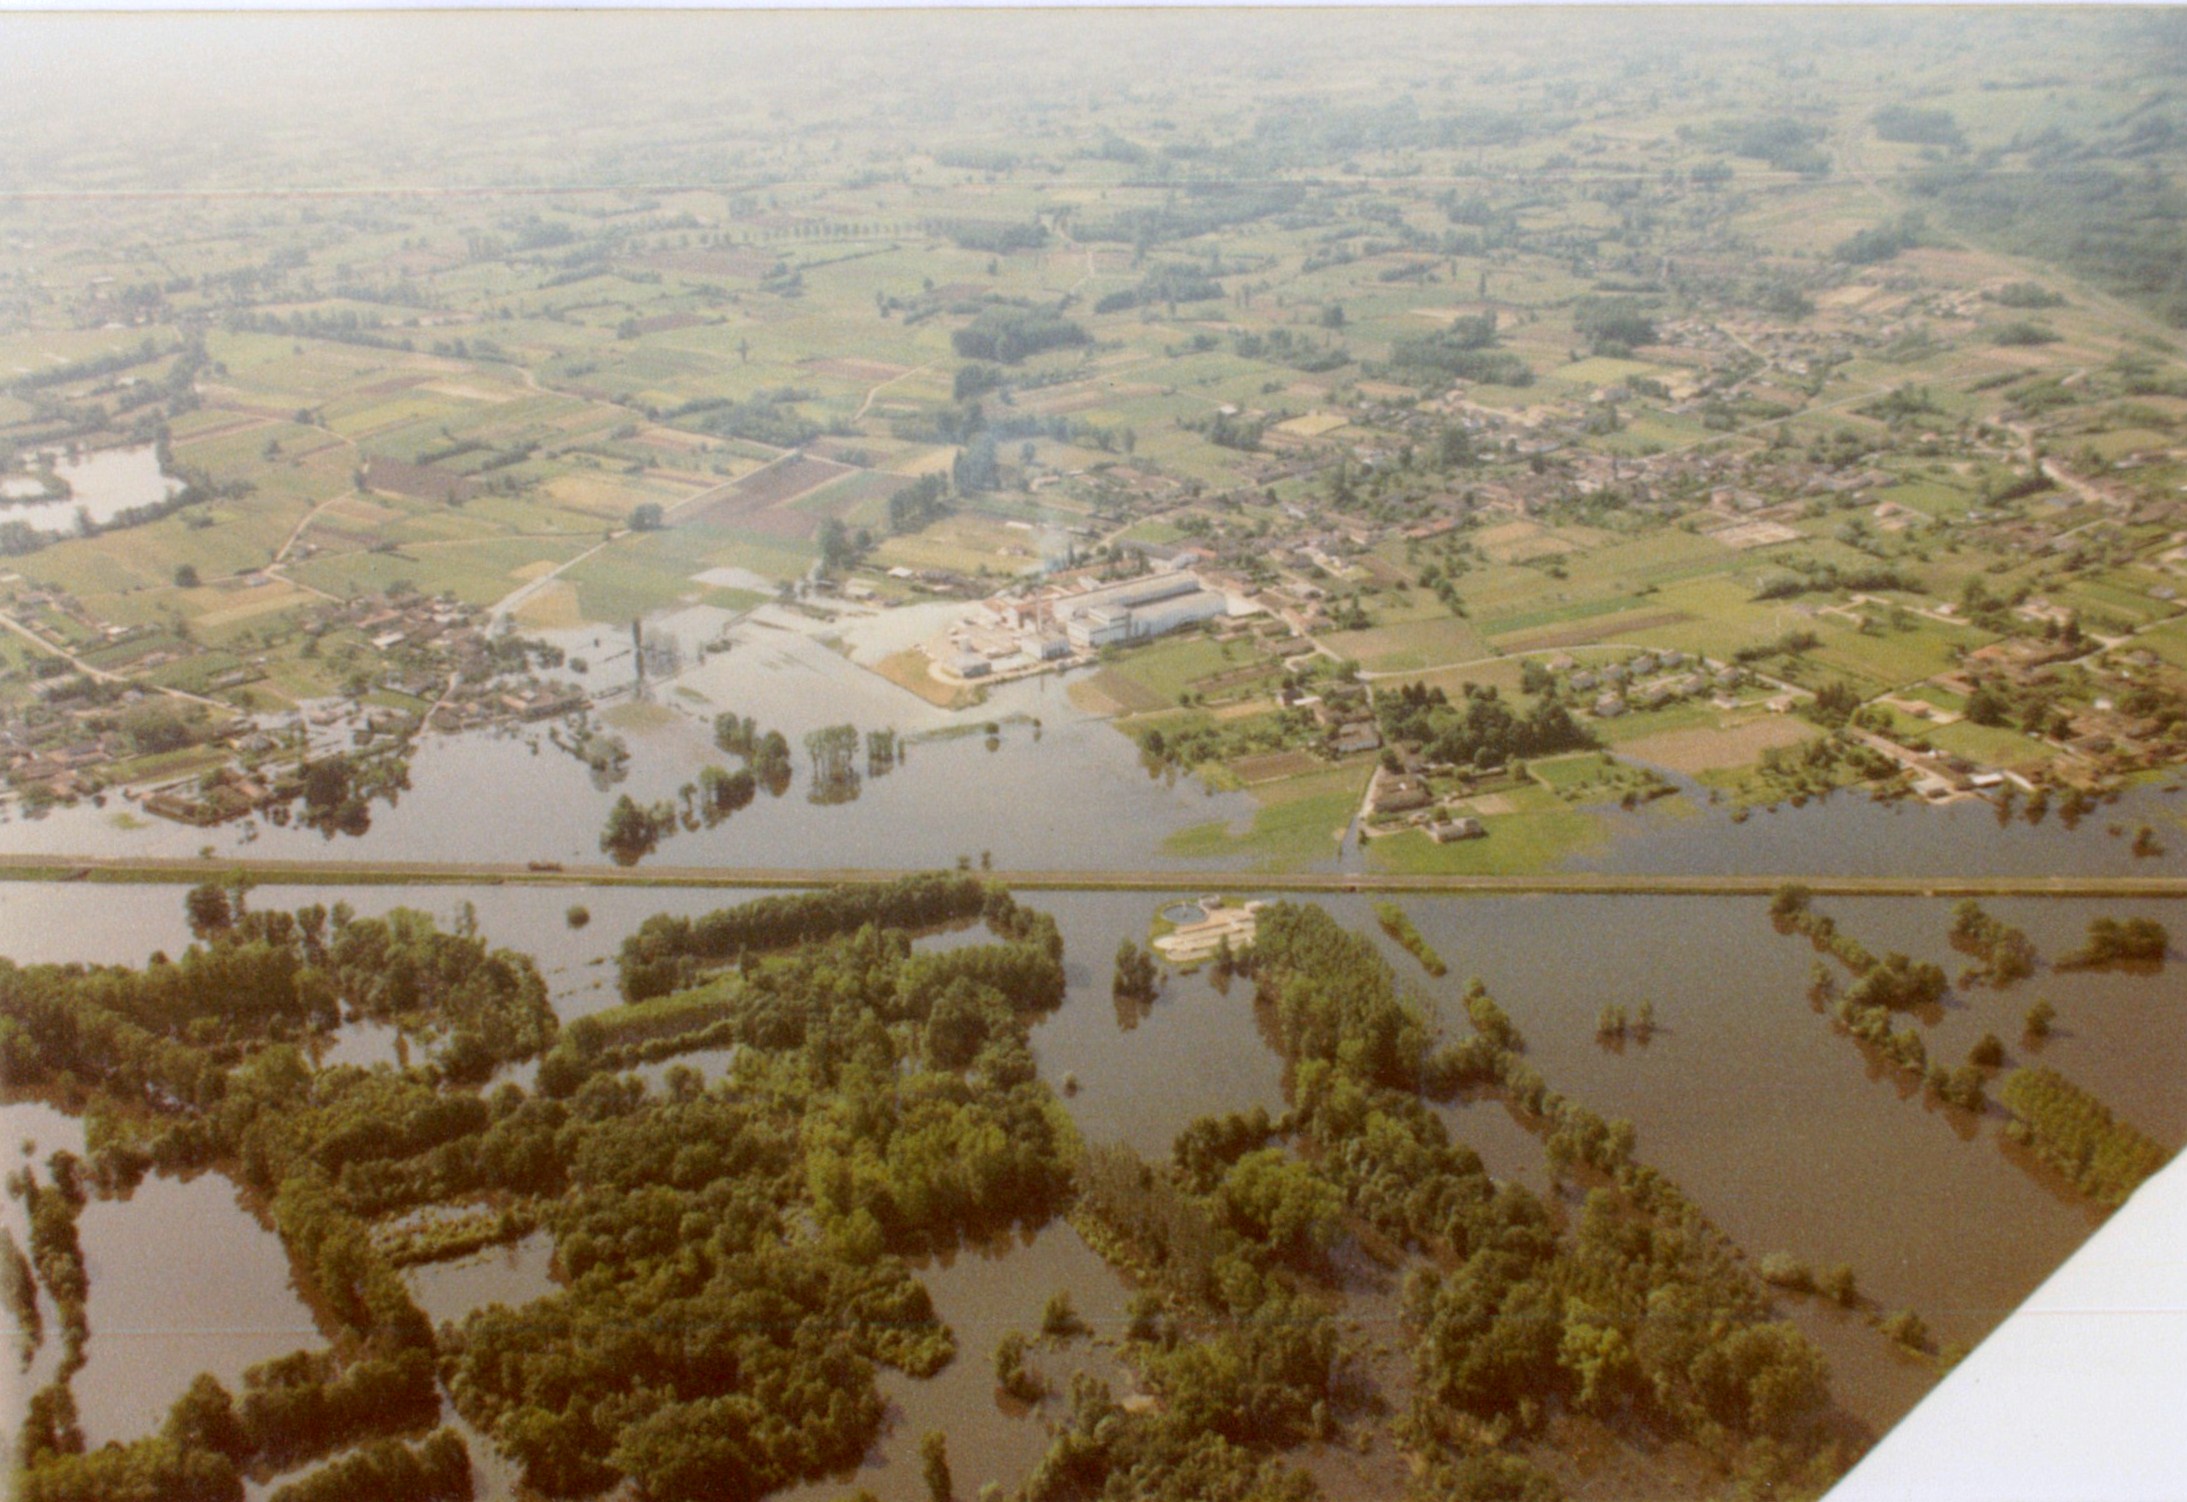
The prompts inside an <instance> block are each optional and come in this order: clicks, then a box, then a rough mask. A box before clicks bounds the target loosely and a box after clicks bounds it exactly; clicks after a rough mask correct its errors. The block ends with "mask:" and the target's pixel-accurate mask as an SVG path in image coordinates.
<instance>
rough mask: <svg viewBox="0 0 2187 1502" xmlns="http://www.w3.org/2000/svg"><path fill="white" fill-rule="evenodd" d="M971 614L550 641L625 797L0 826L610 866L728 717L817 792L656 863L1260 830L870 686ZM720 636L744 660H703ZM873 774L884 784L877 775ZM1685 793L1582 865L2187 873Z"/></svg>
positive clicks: (1051, 741) (1877, 814) (1088, 857)
mask: <svg viewBox="0 0 2187 1502" xmlns="http://www.w3.org/2000/svg"><path fill="white" fill-rule="evenodd" d="M117 452H119V451H117ZM97 457H98V459H99V460H100V461H104V460H106V459H109V458H111V457H112V455H102V456H97ZM87 462H89V461H87ZM959 609H960V607H958V606H956V605H953V604H951V603H948V602H941V603H938V604H930V605H918V606H910V607H905V608H902V609H898V610H892V611H887V612H882V613H878V614H876V613H870V612H862V611H852V612H848V613H845V614H844V615H843V616H841V617H840V618H839V619H837V620H834V621H816V620H814V619H811V618H808V617H806V616H803V615H800V614H797V613H795V612H793V611H791V610H788V609H786V608H784V607H780V606H775V605H766V606H762V607H760V608H759V609H758V610H756V611H753V612H751V613H750V614H748V615H744V616H737V615H732V614H730V613H729V612H726V611H723V610H719V609H715V608H712V607H700V606H693V607H685V608H681V609H677V610H673V611H669V612H666V613H663V614H660V615H657V616H655V617H653V618H651V619H649V620H648V621H647V622H646V623H645V625H644V632H645V635H646V638H647V640H649V641H654V642H660V641H662V640H663V639H673V640H674V641H675V642H676V643H677V644H678V649H679V654H680V657H681V660H682V663H683V665H682V666H681V668H680V669H679V670H678V671H676V672H675V673H674V674H673V675H672V676H669V677H665V678H664V677H660V676H658V675H656V676H655V677H653V678H652V679H650V680H648V681H646V682H645V683H644V684H643V685H642V686H641V685H640V684H639V683H638V675H637V657H636V654H635V653H634V652H633V650H632V648H631V640H630V635H629V633H628V632H627V631H618V630H613V629H609V628H604V627H603V628H591V627H588V628H583V629H579V630H569V631H553V632H546V633H542V635H543V637H544V638H545V639H547V640H549V641H551V642H553V643H554V645H556V646H558V647H560V648H562V649H563V650H564V651H565V652H566V653H568V654H569V655H570V656H571V657H572V658H574V659H582V660H584V661H585V663H586V664H587V672H586V673H585V674H583V675H581V676H579V675H575V674H570V675H569V676H571V677H572V678H573V679H574V680H575V681H578V682H580V683H582V684H583V685H584V686H585V687H586V688H587V689H588V690H589V691H591V692H593V693H595V694H597V695H602V696H603V697H602V699H601V702H600V704H599V706H598V709H597V711H596V714H595V721H596V725H597V727H598V728H601V729H604V730H606V731H608V732H610V733H612V734H614V735H617V736H619V737H621V739H622V740H623V741H624V743H625V744H626V745H627V746H628V748H629V751H630V760H629V762H628V764H627V766H626V767H625V769H624V772H623V774H622V775H621V776H620V777H619V778H617V779H615V780H613V781H612V782H611V781H608V780H605V779H602V778H600V777H598V776H596V774H594V773H593V771H592V770H591V769H590V768H589V767H587V766H586V765H585V764H584V763H583V762H581V761H579V760H578V759H577V758H576V757H575V756H574V755H573V754H571V753H570V752H567V751H565V750H562V749H560V748H558V747H557V746H556V745H555V744H553V743H552V741H550V739H549V731H550V727H549V726H546V725H531V726H523V727H501V728H498V729H494V730H485V731H472V732H465V733H462V734H456V735H444V734H428V735H426V736H424V737H422V738H421V739H420V740H419V742H418V743H417V744H416V745H415V746H414V747H413V749H412V754H411V758H410V783H411V787H410V789H409V791H407V792H404V793H402V794H400V795H399V797H398V798H397V800H396V801H395V802H393V803H384V802H382V803H375V804H374V805H373V806H372V808H371V828H370V829H369V831H368V832H366V833H365V834H364V835H362V836H358V837H348V836H339V835H337V836H331V837H330V836H328V835H324V834H321V833H319V832H318V831H315V830H312V829H308V828H306V827H304V826H303V825H301V824H292V825H289V826H287V827H279V826H275V825H272V824H269V823H266V822H264V821H262V820H257V819H251V820H242V821H235V822H231V823H229V824H225V825H221V826H217V827H215V828H211V829H196V828H192V827H190V826H187V825H182V824H177V823H173V822H171V821H169V820H165V819H159V818H153V817H135V816H132V815H131V814H130V811H129V809H128V808H127V807H125V806H122V805H120V804H117V802H116V801H115V800H113V799H109V801H108V804H107V806H106V807H105V808H98V807H94V806H91V805H89V804H80V805H77V806H75V807H69V808H60V809H55V810H52V811H50V812H47V813H45V814H43V815H41V816H39V817H37V818H26V817H23V816H22V815H20V814H16V815H14V816H13V817H7V816H6V815H5V813H4V811H0V827H4V840H5V843H6V845H7V846H8V848H10V849H11V850H17V851H23V852H37V853H51V854H56V855H87V856H130V855H139V856H148V855H163V856H177V855H190V854H194V853H197V852H199V851H201V850H205V849H210V850H212V851H213V852H215V853H216V854H220V853H235V854H248V855H251V856H258V857H266V858H284V857H286V858H311V859H316V860H329V861H343V860H353V861H365V860H382V861H385V860H398V861H399V860H420V861H457V862H464V861H496V862H523V861H557V862H562V863H564V864H575V863H589V862H597V861H600V860H602V859H603V856H602V854H601V850H600V833H601V831H602V829H603V828H604V827H605V825H606V822H607V815H608V811H609V809H610V808H611V807H612V805H613V804H614V802H615V800H616V799H617V798H618V797H620V796H622V795H623V794H626V793H627V794H629V795H630V796H631V797H632V798H635V799H637V800H638V801H639V802H641V803H655V802H659V801H662V800H670V801H676V800H678V799H679V797H680V793H681V790H682V789H683V788H684V787H686V786H687V785H690V784H692V783H693V782H694V780H695V779H696V778H697V776H698V773H699V771H700V769H701V768H702V767H705V766H708V765H734V763H735V758H733V757H731V756H729V755H727V754H726V753H724V752H722V751H720V750H718V749H717V748H716V747H715V745H714V742H713V720H714V717H715V716H716V715H717V714H720V713H725V712H727V713H734V714H737V715H740V716H750V717H752V718H753V719H754V720H755V721H756V723H757V725H758V726H759V727H760V728H761V729H762V730H765V729H774V730H779V731H781V732H782V734H783V735H784V736H785V737H786V738H787V739H788V740H789V742H790V745H791V749H792V756H793V761H794V762H795V764H796V768H797V772H796V777H795V780H794V781H793V782H792V784H791V786H790V788H789V790H788V792H786V793H785V794H784V795H782V796H781V797H774V796H771V795H768V794H766V793H764V792H763V793H762V794H761V795H760V796H759V797H758V798H757V799H756V800H755V801H754V802H753V803H752V804H751V805H750V806H748V807H746V808H744V809H742V810H740V811H738V812H737V813H735V814H732V815H730V816H729V817H728V818H726V819H724V820H722V821H721V822H719V823H718V824H716V825H715V826H714V827H712V828H706V827H703V826H702V827H700V828H696V829H682V828H679V829H678V830H677V831H676V832H674V833H673V834H671V835H669V836H668V837H666V838H665V839H663V840H662V841H661V842H660V844H659V845H658V846H657V847H656V849H655V850H654V851H653V852H651V853H650V854H647V855H646V856H644V857H643V858H642V860H641V864H644V863H651V864H656V865H659V864H674V865H728V866H762V867H766V866H776V867H813V866H879V867H902V868H912V867H921V866H947V865H951V864H953V863H955V862H956V861H957V860H958V859H959V858H960V857H972V858H973V859H975V860H977V859H978V858H979V857H980V856H981V855H982V854H983V853H984V854H986V855H988V856H990V857H991V858H992V860H993V861H994V862H995V864H997V865H999V866H1002V867H1004V868H1014V869H1019V870H1031V869H1046V868H1056V867H1064V868H1077V869H1089V870H1143V869H1149V868H1154V869H1162V868H1169V869H1179V870H1190V869H1219V866H1218V865H1217V863H1215V862H1212V861H1208V860H1200V859H1185V858H1181V857H1176V856H1172V855H1168V854H1166V853H1165V852H1164V851H1163V848H1162V847H1163V842H1164V841H1165V839H1167V837H1168V836H1170V835H1172V834H1174V833H1177V832H1179V831H1182V830H1185V829H1189V828H1191V827H1193V826H1195V825H1201V824H1205V823H1208V822H1210V821H1222V822H1223V823H1224V824H1225V826H1226V827H1227V828H1229V829H1230V830H1231V831H1232V832H1233V833H1243V832H1245V831H1246V830H1247V829H1249V828H1250V826H1251V824H1252V821H1253V816H1254V812H1255V807H1256V806H1255V804H1254V802H1253V800H1252V799H1251V798H1250V797H1248V796H1247V795H1245V794H1242V793H1211V792H1209V791H1208V790H1207V789H1206V788H1205V787H1204V786H1203V785H1202V784H1201V783H1200V782H1199V781H1198V780H1197V779H1195V778H1190V777H1182V778H1180V777H1172V776H1166V775H1165V776H1161V777H1156V776H1150V775H1149V773H1148V771H1147V769H1146V768H1145V766H1144V765H1143V764H1142V763H1141V760H1140V757H1139V753H1138V749H1137V747H1136V746H1135V745H1134V744H1133V743H1132V742H1131V740H1130V739H1129V738H1127V737H1126V736H1123V735H1121V734H1118V733H1117V732H1116V730H1115V729H1114V728H1112V727H1111V726H1110V725H1109V723H1108V722H1107V721H1106V720H1102V719H1097V718H1095V717H1093V716H1091V715H1089V714H1087V713H1086V712H1085V711H1083V710H1081V709H1079V708H1078V707H1077V706H1075V705H1073V704H1072V703H1071V702H1070V697H1069V692H1068V689H1069V679H1068V677H1067V676H1066V675H1056V674H1050V675H1044V676H1040V677H1035V678H1030V679H1024V680H1019V681H1016V682H1010V683H1003V684H997V685H995V686H994V687H993V688H992V690H991V691H990V694H989V698H988V701H987V702H986V703H985V704H982V705H980V706H977V707H975V708H971V709H965V710H957V711H949V710H944V709H940V708H937V707H935V706H934V705H931V704H929V703H927V702H925V701H924V700H922V699H920V698H918V697H917V696H915V695H913V694H911V693H910V692H909V691H907V690H905V689H902V688H899V687H897V686H896V685H894V684H892V683H890V682H888V681H887V680H886V679H884V678H882V677H881V676H880V675H879V674H878V673H876V672H872V671H869V667H870V666H871V665H872V664H874V663H876V662H878V661H879V660H880V659H881V658H883V657H886V656H887V655H889V654H890V653H892V652H895V651H897V650H901V649H902V648H903V647H905V646H907V645H909V644H910V643H913V642H916V641H919V640H922V639H924V638H926V637H928V636H931V635H933V634H934V632H935V631H937V630H939V629H941V628H942V627H943V626H944V625H946V624H947V623H948V621H949V620H950V619H951V618H952V617H953V616H954V615H955V614H956V613H957V612H958V610H959ZM724 642H726V643H727V649H726V650H723V651H713V652H708V653H706V654H704V655H701V654H700V652H699V648H700V647H702V646H714V645H717V644H720V643H724ZM641 701H642V702H641ZM840 723H849V724H851V725H853V726H855V727H856V728H857V729H859V730H860V731H870V730H881V729H892V730H895V731H896V732H898V734H899V735H900V736H901V737H903V738H905V739H906V740H908V742H909V744H908V745H907V746H906V747H905V750H904V752H903V757H902V760H901V761H900V762H899V763H898V764H897V765H896V766H895V767H894V768H893V770H890V771H888V772H886V773H884V774H883V775H881V776H870V775H862V776H861V777H860V780H859V787H858V795H857V797H855V798H854V799H851V800H849V801H847V802H840V803H833V804H827V805H821V804H815V803H814V802H812V801H811V800H810V799H809V797H808V796H807V794H808V786H809V765H808V761H807V758H806V756H805V753H804V750H803V742H804V738H805V736H806V735H807V734H808V733H809V732H811V731H813V730H817V729H820V728H822V727H823V726H826V725H829V724H840ZM990 725H992V726H993V727H994V728H995V732H996V733H995V734H994V735H992V736H990V735H989V734H988V733H987V728H988V727H989V726H990ZM859 766H860V771H861V773H864V772H865V771H866V770H867V769H866V767H865V765H864V759H863V757H861V758H860V759H859ZM1671 780H1672V781H1673V782H1674V783H1676V784H1677V785H1678V786H1679V787H1680V789H1681V791H1682V792H1683V793H1684V794H1685V796H1686V798H1687V799H1689V800H1690V804H1689V809H1690V813H1691V816H1690V817H1685V818H1677V819H1667V818H1664V817H1662V816H1661V810H1660V809H1655V810H1642V811H1639V812H1633V813H1627V812H1622V811H1619V810H1617V809H1615V808H1601V809H1598V810H1596V812H1598V813H1599V814H1600V815H1601V816H1602V818H1603V820H1604V823H1605V825H1606V828H1607V831H1608V834H1609V839H1608V841H1607V843H1606V844H1604V845H1602V846H1600V847H1598V848H1596V849H1594V850H1591V851H1588V852H1585V853H1582V854H1580V855H1577V856H1575V857H1573V858H1572V859H1571V860H1570V861H1569V862H1567V864H1568V865H1569V866H1570V867H1571V868H1573V869H1601V870H1606V871H1615V872H1669V873H1699V872H1728V873H1755V872H1759V873H1765V874H1766V873H1775V872H1793V871H1797V872H1805V873H1815V874H1849V875H1851V874H1892V875H1943V874H1972V873H1995V874H2048V873H2059V874H2086V875H2100V874H2122V873H2135V874H2152V875H2153V874H2173V875H2178V874H2187V794H2178V793H2165V792H2162V791H2160V790H2158V789H2156V788H2153V787H2143V788H2137V789H2133V790H2130V791H2128V792H2127V793H2125V794H2124V795H2123V796H2122V797H2121V799H2120V800H2119V801H2118V802H2117V803H2116V804H2110V805H2105V806H2103V807H2100V808H2098V809H2097V810H2095V811H2094V812H2093V813H2091V814H2089V815H2088V816H2086V817H2085V818H2083V819H2081V820H2079V821H2078V823H2077V826H2076V827H2074V828H2068V827H2067V825H2066V822H2065V821H2064V820H2063V819H2062V818H2061V817H2059V816H2058V815H2057V814H2055V813H2053V814H2051V815H2050V816H2049V817H2047V818H2045V819H2043V820H2042V821H2041V822H2040V823H2032V824H2031V823H2029V822H2028V821H2027V820H2026V819H2025V817H2024V816H2022V815H2020V814H2018V813H2016V814H2015V815H2014V816H2012V817H2010V818H2007V819H2004V820H2000V819H1999V818H1998V815H1997V810H1996V809H1995V808H1994V807H1993V806H1992V805H1991V804H1989V803H1987V802H1984V801H1982V800H1979V799H1967V800H1960V801H1957V802H1954V803H1950V804H1947V805H1943V806H1932V805H1928V804H1923V803H1918V802H1914V801H1911V800H1901V801H1897V802H1889V803H1885V802H1878V801H1875V800H1873V799H1871V798H1869V797H1868V796H1867V795H1865V794H1861V793H1839V794H1836V795H1833V796H1831V797H1828V798H1824V799H1817V800H1812V801H1810V802H1809V803H1807V804H1806V805H1804V806H1802V807H1797V808H1795V807H1793V806H1791V805H1790V804H1785V805H1781V806H1779V807H1777V808H1775V809H1759V810H1756V811H1754V812H1753V813H1752V814H1751V815H1750V816H1749V817H1747V818H1745V819H1743V820H1740V821H1736V822H1735V821H1734V820H1733V818H1732V815H1731V813H1730V811H1729V810H1728V809H1726V808H1724V807H1721V806H1713V805H1710V804H1709V803H1708V801H1707V791H1706V790H1705V789H1703V788H1701V787H1700V786H1699V784H1697V783H1694V782H1693V781H1692V780H1691V779H1690V778H1683V777H1679V776H1676V775H1673V776H1672V778H1671ZM517 810H520V811H521V813H520V815H517V814H515V813H513V812H512V811H517ZM2145 822H2146V823H2150V824H2152V825H2153V826H2155V828H2156V829H2157V830H2158V832H2159V842H2160V844H2161V845H2162V847H2163V849H2162V851H2161V853H2159V854H2156V855H2153V856H2136V855H2135V854H2134V853H2133V851H2132V848H2131V847H2132V843H2133V841H2132V833H2133V831H2134V829H2135V828H2137V827H2138V826H2139V825H2140V824H2142V823H2145ZM2114 826H2116V828H2117V830H2118V832H2117V833H2114V832H2113V829H2114ZM1366 863H1367V861H1366V857H1365V855H1364V854H1363V852H1362V851H1361V849H1360V847H1359V842H1358V840H1357V839H1356V837H1355V836H1347V839H1346V841H1345V844H1344V846H1343V848H1342V849H1341V850H1339V849H1335V848H1332V850H1331V852H1330V854H1329V856H1328V858H1327V859H1325V860H1322V861H1319V862H1315V863H1313V864H1314V865H1315V867H1316V868H1317V869H1325V870H1331V871H1334V870H1339V869H1359V868H1361V867H1362V866H1363V865H1365V864H1366Z"/></svg>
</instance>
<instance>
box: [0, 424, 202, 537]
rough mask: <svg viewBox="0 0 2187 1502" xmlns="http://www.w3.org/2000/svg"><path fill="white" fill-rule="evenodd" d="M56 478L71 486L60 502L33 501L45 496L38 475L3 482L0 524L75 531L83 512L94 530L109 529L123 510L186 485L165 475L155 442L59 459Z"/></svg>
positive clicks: (157, 499)
mask: <svg viewBox="0 0 2187 1502" xmlns="http://www.w3.org/2000/svg"><path fill="white" fill-rule="evenodd" d="M53 472H54V474H56V475H58V476H59V477H60V478H61V480H62V481H63V482H65V483H66V484H67V486H68V488H69V491H70V494H69V495H68V496H66V497H65V498H63V499H60V500H49V499H32V497H36V496H39V495H41V494H42V488H41V487H40V486H39V484H38V481H37V480H36V479H35V477H25V476H21V475H15V476H10V477H9V478H8V479H6V480H4V481H0V522H9V521H14V522H21V523H23V524H24V525H25V526H27V527H29V528H31V529H32V530H34V531H38V532H53V533H62V534H66V533H72V532H74V531H76V530H77V521H78V513H79V512H80V513H81V514H82V515H83V516H85V517H88V518H89V519H90V521H91V523H92V525H94V526H101V527H103V526H105V525H106V524H107V523H108V522H110V521H112V520H114V518H115V517H117V516H119V515H121V514H122V513H123V512H124V511H134V510H136V509H137V508H138V507H140V506H157V505H159V504H160V503H162V502H163V501H168V500H171V499H173V498H174V496H175V494H176V493H177V492H179V491H180V490H181V489H182V482H181V481H180V480H178V479H176V478H175V477H174V476H172V475H165V474H161V473H160V467H159V452H158V450H157V449H155V448H154V447H153V446H152V445H151V444H149V443H146V444H139V445H138V446H136V447H134V448H119V449H102V450H100V451H99V452H97V453H91V454H83V455H80V456H78V457H76V458H69V457H66V456H62V457H60V458H57V459H56V460H55V461H54V465H53Z"/></svg>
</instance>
